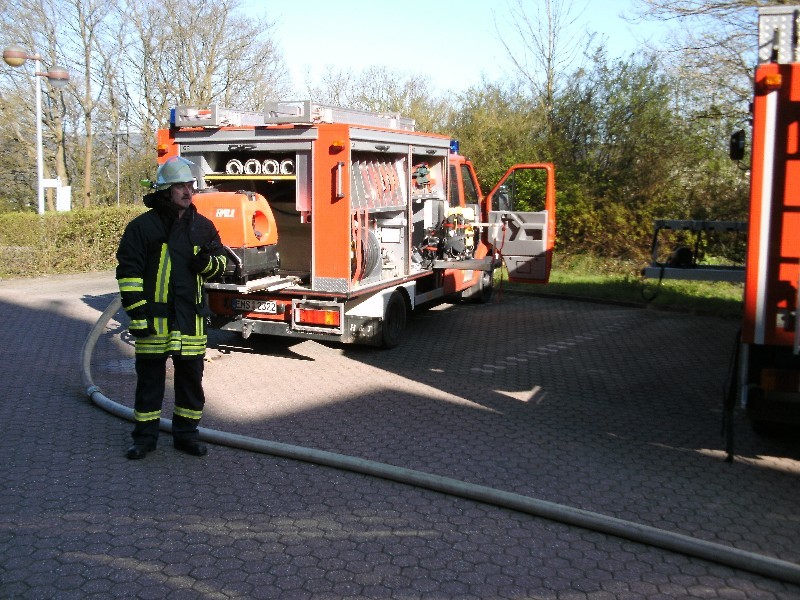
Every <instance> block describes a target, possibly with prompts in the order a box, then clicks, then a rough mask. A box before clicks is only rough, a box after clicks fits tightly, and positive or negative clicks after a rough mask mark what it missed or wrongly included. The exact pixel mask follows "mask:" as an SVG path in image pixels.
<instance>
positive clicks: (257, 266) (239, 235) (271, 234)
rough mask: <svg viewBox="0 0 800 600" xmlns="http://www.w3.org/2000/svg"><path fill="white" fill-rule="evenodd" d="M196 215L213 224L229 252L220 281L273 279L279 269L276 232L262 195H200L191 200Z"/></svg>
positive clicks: (203, 192)
mask: <svg viewBox="0 0 800 600" xmlns="http://www.w3.org/2000/svg"><path fill="white" fill-rule="evenodd" d="M193 202H194V205H195V206H196V207H197V212H199V213H200V214H201V215H203V216H205V217H208V218H209V219H211V220H212V221H213V222H214V225H216V227H217V230H218V231H219V235H220V239H221V240H222V244H223V245H224V246H225V249H226V250H227V251H228V255H229V260H228V267H227V268H226V269H225V275H224V276H223V281H228V280H230V281H235V282H237V283H244V282H246V281H247V280H248V279H250V278H251V277H254V276H259V277H262V276H266V275H273V274H275V273H276V272H277V270H278V268H279V267H280V257H279V255H278V250H277V245H278V229H277V227H276V225H275V218H274V216H273V214H272V209H271V208H270V206H269V203H268V202H267V200H266V198H264V196H262V195H261V194H256V193H254V192H249V191H240V192H219V191H216V190H215V189H213V188H212V189H210V190H209V191H200V192H198V193H197V194H195V196H194V199H193Z"/></svg>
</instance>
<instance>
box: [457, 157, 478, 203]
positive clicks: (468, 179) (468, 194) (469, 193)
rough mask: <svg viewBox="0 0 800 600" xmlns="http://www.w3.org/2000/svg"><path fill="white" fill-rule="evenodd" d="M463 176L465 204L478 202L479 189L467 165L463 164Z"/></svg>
mask: <svg viewBox="0 0 800 600" xmlns="http://www.w3.org/2000/svg"><path fill="white" fill-rule="evenodd" d="M461 178H462V179H463V180H464V204H478V191H477V190H476V189H475V182H474V181H473V180H472V173H471V172H470V170H469V167H467V165H461Z"/></svg>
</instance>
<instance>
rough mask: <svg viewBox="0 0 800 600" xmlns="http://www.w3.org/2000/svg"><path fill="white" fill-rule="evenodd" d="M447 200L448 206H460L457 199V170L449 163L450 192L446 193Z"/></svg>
mask: <svg viewBox="0 0 800 600" xmlns="http://www.w3.org/2000/svg"><path fill="white" fill-rule="evenodd" d="M447 202H448V203H449V204H450V206H460V205H461V202H459V201H458V171H456V167H455V165H450V192H449V194H448V195H447Z"/></svg>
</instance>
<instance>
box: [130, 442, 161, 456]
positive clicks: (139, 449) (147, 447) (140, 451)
mask: <svg viewBox="0 0 800 600" xmlns="http://www.w3.org/2000/svg"><path fill="white" fill-rule="evenodd" d="M155 449H156V445H155V444H133V446H131V447H130V448H128V451H127V452H126V453H125V458H127V459H128V460H139V459H141V458H144V457H145V456H147V453H148V452H152V451H153V450H155Z"/></svg>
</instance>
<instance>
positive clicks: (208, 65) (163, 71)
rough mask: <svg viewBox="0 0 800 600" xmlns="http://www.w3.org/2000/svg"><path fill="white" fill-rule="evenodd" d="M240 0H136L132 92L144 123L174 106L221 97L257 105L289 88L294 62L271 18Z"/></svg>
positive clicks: (132, 4) (160, 118)
mask: <svg viewBox="0 0 800 600" xmlns="http://www.w3.org/2000/svg"><path fill="white" fill-rule="evenodd" d="M239 9H240V4H239V0H198V1H197V2H194V3H193V4H192V6H191V9H188V7H187V6H186V5H184V4H180V3H171V2H166V3H164V2H160V1H156V0H144V1H140V2H130V3H129V6H128V9H127V14H128V16H129V18H130V19H131V21H132V26H133V31H134V36H135V42H134V44H133V45H132V46H131V48H130V50H129V55H128V65H127V69H128V71H129V72H131V73H134V74H136V75H138V78H137V79H136V80H135V81H134V80H131V81H130V82H129V85H131V88H130V89H129V90H128V96H129V98H130V99H131V100H132V101H133V102H134V103H135V104H133V106H135V107H136V109H137V111H138V113H139V116H138V118H139V120H140V122H141V125H142V128H143V130H144V129H147V128H149V127H152V126H153V125H155V124H157V123H159V122H161V123H163V122H164V119H165V118H166V117H167V116H168V110H169V108H170V107H171V106H174V105H178V104H186V105H194V106H204V105H209V104H211V103H214V102H219V103H222V104H225V105H228V106H237V107H239V108H246V109H251V110H256V109H258V108H261V107H263V106H264V103H265V102H266V101H267V100H269V99H272V98H274V97H275V96H278V95H280V94H282V93H283V92H284V91H285V90H286V89H288V83H287V82H288V81H289V76H288V70H287V69H286V68H285V66H284V64H283V60H282V57H281V55H280V53H279V52H278V51H277V49H276V48H275V46H274V44H273V41H272V38H271V30H272V27H273V26H272V24H271V23H270V22H269V21H267V19H266V18H264V17H259V18H252V17H245V16H244V15H243V14H242V13H241V12H237V11H239Z"/></svg>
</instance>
